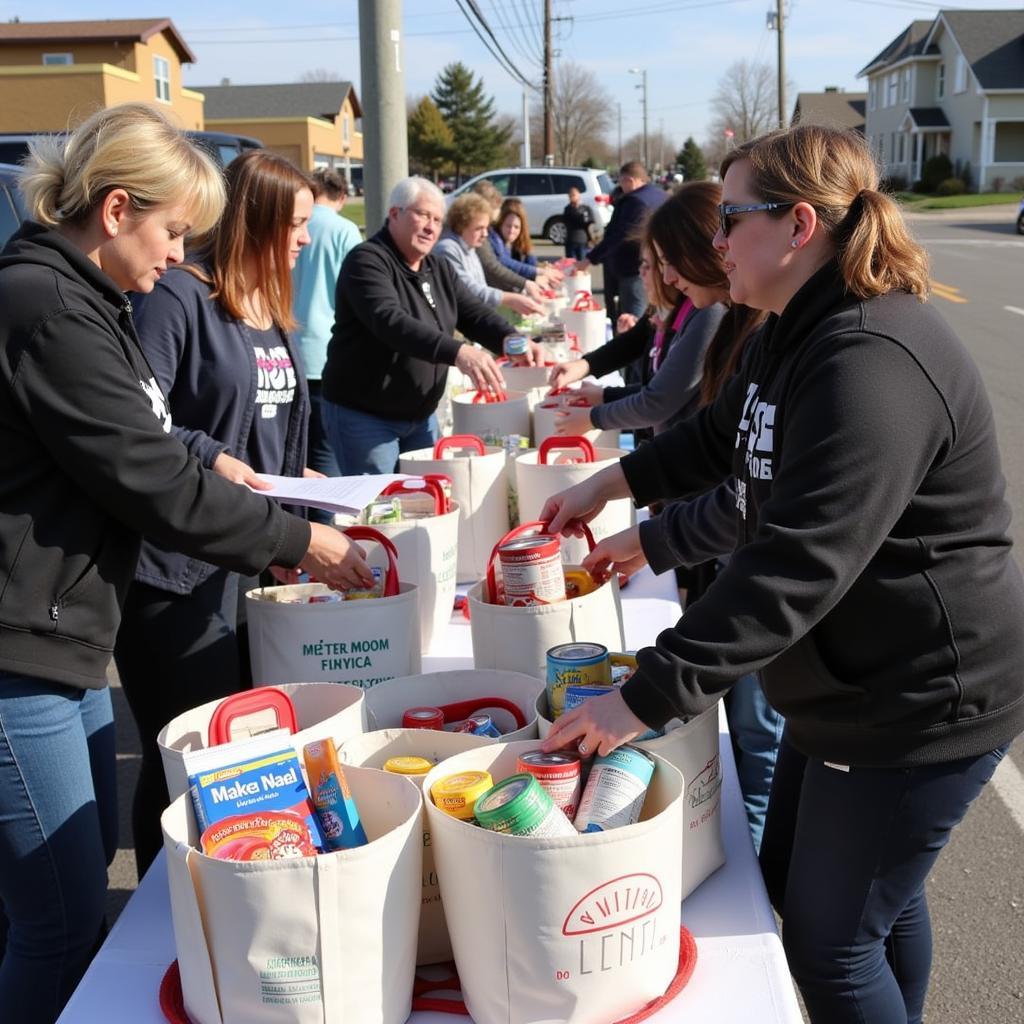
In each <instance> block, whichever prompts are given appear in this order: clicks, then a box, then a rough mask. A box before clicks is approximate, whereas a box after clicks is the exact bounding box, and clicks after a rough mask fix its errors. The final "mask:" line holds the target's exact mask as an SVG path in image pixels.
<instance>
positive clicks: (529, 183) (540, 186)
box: [515, 174, 552, 196]
mask: <svg viewBox="0 0 1024 1024" xmlns="http://www.w3.org/2000/svg"><path fill="white" fill-rule="evenodd" d="M551 192H552V188H551V175H550V174H519V175H517V176H516V191H515V194H516V195H517V196H549V195H551Z"/></svg>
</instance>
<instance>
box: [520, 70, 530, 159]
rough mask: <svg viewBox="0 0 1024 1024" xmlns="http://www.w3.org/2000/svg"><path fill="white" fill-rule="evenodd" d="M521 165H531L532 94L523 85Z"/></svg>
mask: <svg viewBox="0 0 1024 1024" xmlns="http://www.w3.org/2000/svg"><path fill="white" fill-rule="evenodd" d="M519 166H520V167H529V166H530V94H529V92H528V91H527V88H526V86H525V85H524V86H523V154H522V159H521V161H520V165H519Z"/></svg>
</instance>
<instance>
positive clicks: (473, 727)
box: [453, 715, 501, 739]
mask: <svg viewBox="0 0 1024 1024" xmlns="http://www.w3.org/2000/svg"><path fill="white" fill-rule="evenodd" d="M453 731H454V732H468V733H470V734H472V735H473V736H492V737H494V739H499V738H500V737H501V733H500V732H499V731H498V727H497V726H496V725H495V724H494V722H493V720H492V719H491V716H490V715H470V716H469V718H467V719H466V720H465V721H464V722H459V724H458V725H457V726H456V727H455V729H454V730H453Z"/></svg>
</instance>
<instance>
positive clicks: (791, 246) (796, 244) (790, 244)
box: [789, 238, 800, 249]
mask: <svg viewBox="0 0 1024 1024" xmlns="http://www.w3.org/2000/svg"><path fill="white" fill-rule="evenodd" d="M799 244H800V243H799V242H798V241H797V240H796V239H795V238H794V239H793V241H792V242H790V243H789V247H790V248H791V249H795V248H796V247H797V246H798V245H799Z"/></svg>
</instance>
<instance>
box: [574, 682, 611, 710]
mask: <svg viewBox="0 0 1024 1024" xmlns="http://www.w3.org/2000/svg"><path fill="white" fill-rule="evenodd" d="M614 689H615V687H614V686H567V687H566V688H565V693H564V694H563V695H562V713H563V714H564V713H565V712H566V711H572V709H573V708H578V707H579V706H580V705H581V704H582V703H583V702H584V701H586V700H590V698H591V697H603V696H604V695H605V694H606V693H611V692H612V690H614Z"/></svg>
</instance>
